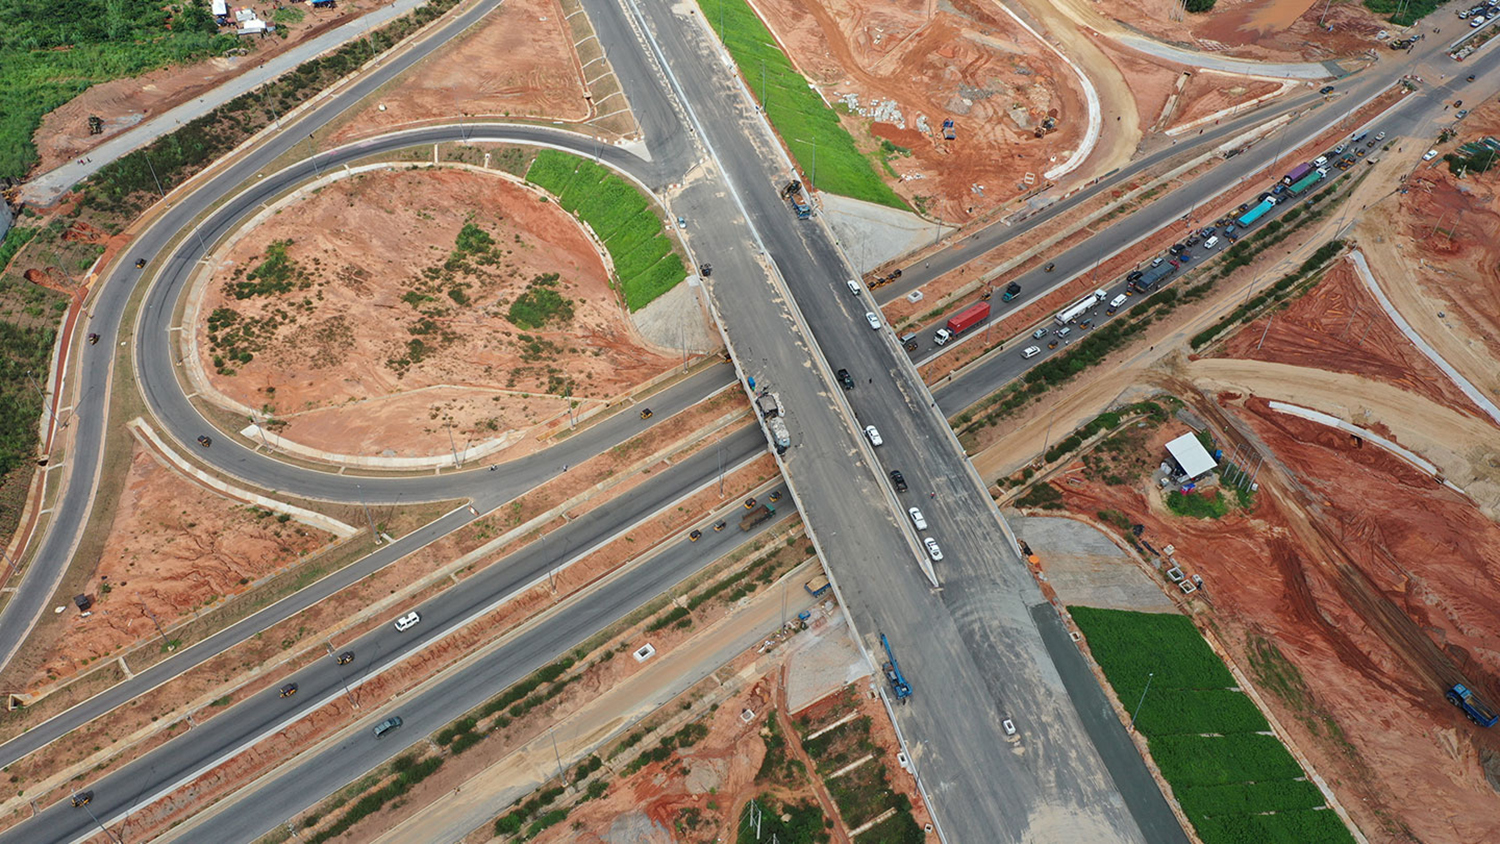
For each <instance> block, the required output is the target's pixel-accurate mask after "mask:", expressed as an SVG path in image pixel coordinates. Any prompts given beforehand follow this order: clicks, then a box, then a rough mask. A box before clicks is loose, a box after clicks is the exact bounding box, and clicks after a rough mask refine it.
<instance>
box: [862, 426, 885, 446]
mask: <svg viewBox="0 0 1500 844" xmlns="http://www.w3.org/2000/svg"><path fill="white" fill-rule="evenodd" d="M865 436H867V437H869V438H870V445H880V444H881V443H883V442H885V440H883V439H881V438H880V432H879V431H877V430H875V426H874V425H866V426H865Z"/></svg>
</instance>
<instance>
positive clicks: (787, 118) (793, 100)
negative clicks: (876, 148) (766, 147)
mask: <svg viewBox="0 0 1500 844" xmlns="http://www.w3.org/2000/svg"><path fill="white" fill-rule="evenodd" d="M705 16H706V17H707V18H708V19H709V22H710V23H712V24H713V27H714V29H715V30H717V31H718V32H719V36H720V38H721V39H722V40H723V42H724V46H725V47H726V48H728V50H729V53H730V55H732V56H734V60H735V62H736V63H737V64H738V65H739V68H740V72H741V73H742V74H744V77H745V84H746V86H747V87H748V88H749V89H750V92H751V94H752V95H753V96H754V97H755V98H756V99H757V100H758V101H759V102H760V104H761V106H762V107H763V108H764V109H765V110H766V117H768V118H770V120H771V125H772V126H773V127H775V129H776V132H777V133H778V134H779V135H781V140H782V142H783V143H785V144H786V146H787V149H788V150H789V151H790V152H791V154H792V158H794V159H796V160H797V163H798V164H799V165H800V166H801V168H802V172H803V173H805V174H807V175H808V176H809V178H813V179H815V181H816V185H817V187H818V189H819V190H826V191H828V192H829V193H836V194H839V195H840V196H848V197H853V198H854V199H863V200H865V201H867V202H875V203H879V204H881V205H889V206H890V207H892V208H900V209H901V210H903V211H906V210H910V209H909V207H908V206H907V204H906V202H905V200H903V199H902V198H901V197H900V196H898V195H897V194H896V192H895V191H894V190H891V187H890V185H887V184H886V183H885V182H884V181H883V180H881V178H880V176H879V175H878V174H877V173H876V172H875V167H874V164H873V162H872V161H871V160H870V157H869V156H867V155H865V154H864V153H861V152H860V151H859V149H858V148H857V147H856V146H855V144H854V138H853V137H851V136H850V135H849V133H848V132H847V131H845V129H844V127H843V126H842V125H840V124H839V117H838V114H837V113H836V112H835V111H834V110H833V109H831V108H829V107H828V106H827V105H826V104H825V103H824V102H823V98H822V97H820V96H818V92H817V91H816V90H814V89H813V88H812V86H811V85H810V84H809V83H808V81H807V78H806V77H804V76H803V75H802V74H800V73H798V72H797V71H796V69H795V68H793V67H792V63H791V61H790V60H789V59H787V57H786V54H785V53H783V52H782V51H781V48H780V47H778V46H777V45H776V39H775V38H773V37H772V36H771V33H770V31H769V30H767V29H766V26H765V24H763V23H761V20H760V18H758V17H756V15H755V11H754V10H753V9H751V8H750V6H749V5H748V4H746V3H745V2H744V0H721V2H720V4H719V5H716V6H714V7H713V8H712V9H707V8H706V9H705ZM815 149H816V151H817V152H816V156H815V155H814V150H815ZM815 157H816V161H817V167H816V168H811V164H812V162H813V161H814V158H815ZM812 169H816V171H817V172H816V174H815V175H814V174H813V172H812Z"/></svg>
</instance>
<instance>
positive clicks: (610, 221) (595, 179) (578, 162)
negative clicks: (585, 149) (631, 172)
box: [526, 149, 687, 311]
mask: <svg viewBox="0 0 1500 844" xmlns="http://www.w3.org/2000/svg"><path fill="white" fill-rule="evenodd" d="M526 180H527V181H529V182H531V183H532V184H535V185H539V186H540V187H543V188H545V189H546V190H548V191H549V192H551V193H552V195H553V196H556V197H557V198H558V203H559V204H561V205H562V207H563V209H564V210H566V211H568V212H570V213H573V214H577V215H578V217H579V219H581V220H583V221H584V222H585V223H588V224H589V226H590V227H591V228H592V229H593V230H594V234H596V235H598V237H599V239H600V240H602V241H604V248H606V249H608V250H609V257H610V260H612V261H613V262H614V265H615V273H616V274H617V275H618V276H619V278H620V286H621V287H622V288H623V289H624V291H625V305H626V306H627V307H628V308H630V310H632V311H638V310H640V309H641V308H644V307H645V306H646V305H648V304H650V302H651V300H653V299H655V298H656V297H658V296H660V295H661V294H663V293H665V292H667V291H668V290H671V289H672V288H673V287H674V286H676V284H677V282H679V281H682V280H683V279H684V278H686V277H687V270H686V269H685V268H684V267H683V266H682V258H681V257H680V256H679V255H678V254H677V253H676V252H673V251H672V241H671V240H670V239H668V238H667V236H666V235H665V234H663V232H662V221H661V218H660V217H658V216H656V212H655V210H653V209H652V208H651V206H650V203H649V201H648V200H647V199H646V197H644V196H642V195H641V192H640V191H638V190H636V189H635V186H633V185H631V184H630V183H629V182H627V181H625V180H624V179H622V178H620V177H619V176H616V175H615V174H614V173H611V172H610V171H609V170H608V169H607V168H605V167H602V166H600V165H598V164H595V163H594V162H592V161H589V160H587V159H583V158H579V157H577V156H575V155H568V154H567V153H563V152H558V151H557V150H550V149H547V150H542V151H541V152H539V153H537V156H536V160H535V161H533V162H532V164H531V168H530V169H529V170H527V171H526Z"/></svg>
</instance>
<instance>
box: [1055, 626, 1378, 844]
mask: <svg viewBox="0 0 1500 844" xmlns="http://www.w3.org/2000/svg"><path fill="white" fill-rule="evenodd" d="M1068 612H1069V613H1070V614H1071V615H1072V616H1073V620H1074V621H1075V622H1077V623H1078V627H1079V629H1081V630H1082V631H1083V633H1084V636H1085V637H1087V639H1088V645H1089V651H1090V652H1091V653H1092V654H1093V656H1094V659H1095V660H1096V661H1097V662H1098V663H1099V666H1100V667H1101V668H1103V669H1104V676H1105V678H1106V679H1108V680H1109V684H1110V686H1111V687H1112V688H1113V689H1114V691H1115V695H1116V696H1117V697H1118V698H1119V699H1120V702H1121V703H1122V704H1123V705H1124V706H1126V707H1130V708H1132V710H1133V711H1134V712H1135V713H1136V715H1135V718H1136V721H1135V726H1136V729H1138V730H1140V732H1141V733H1142V734H1143V735H1145V736H1146V738H1147V741H1148V743H1149V745H1150V749H1151V757H1152V758H1153V759H1154V760H1156V764H1157V767H1158V768H1159V769H1160V770H1161V773H1162V776H1163V777H1165V778H1166V780H1167V782H1168V783H1169V784H1170V785H1171V787H1172V791H1173V793H1174V795H1175V796H1176V798H1177V801H1178V803H1179V804H1180V805H1181V806H1182V810H1183V812H1184V813H1185V814H1186V815H1187V816H1188V819H1189V820H1190V821H1192V824H1193V827H1194V829H1196V830H1197V832H1198V837H1199V838H1200V839H1201V840H1202V841H1203V844H1241V842H1249V841H1254V842H1267V844H1297V843H1298V842H1307V841H1318V842H1325V843H1331V842H1352V841H1353V840H1354V838H1353V836H1351V835H1350V834H1349V831H1348V829H1346V828H1345V827H1344V824H1343V822H1342V821H1341V820H1340V819H1339V816H1338V814H1337V813H1335V812H1334V811H1333V810H1331V809H1329V808H1328V807H1327V805H1326V804H1325V802H1324V800H1323V795H1322V793H1321V792H1319V790H1318V789H1317V787H1316V786H1314V785H1313V784H1312V783H1310V782H1308V781H1307V779H1306V777H1305V775H1304V773H1303V771H1302V769H1301V767H1300V766H1299V765H1298V764H1297V761H1296V760H1295V759H1293V758H1292V755H1291V754H1290V753H1288V752H1287V749H1286V747H1285V746H1283V745H1282V743H1281V741H1280V740H1279V739H1277V738H1276V736H1274V735H1272V734H1270V725H1269V724H1268V723H1267V722H1266V719H1265V716H1263V715H1262V714H1261V713H1260V710H1259V709H1257V708H1256V706H1255V704H1254V702H1253V701H1251V700H1250V699H1249V698H1248V697H1246V696H1245V695H1244V694H1243V693H1242V692H1240V691H1239V690H1238V688H1237V684H1236V682H1235V679H1234V675H1232V674H1230V673H1229V670H1228V669H1227V668H1225V667H1224V663H1223V662H1222V661H1220V659H1219V657H1218V655H1217V654H1215V653H1214V652H1213V649H1212V648H1210V647H1209V646H1208V643H1207V642H1205V641H1204V640H1203V637H1202V636H1201V635H1199V633H1198V631H1197V629H1195V628H1194V627H1193V623H1192V622H1191V621H1189V620H1188V619H1187V618H1186V617H1184V616H1180V615H1175V614H1153V613H1139V612H1125V611H1121V610H1101V609H1094V608H1092V607H1072V606H1070V607H1068ZM1148 683H1149V686H1148Z"/></svg>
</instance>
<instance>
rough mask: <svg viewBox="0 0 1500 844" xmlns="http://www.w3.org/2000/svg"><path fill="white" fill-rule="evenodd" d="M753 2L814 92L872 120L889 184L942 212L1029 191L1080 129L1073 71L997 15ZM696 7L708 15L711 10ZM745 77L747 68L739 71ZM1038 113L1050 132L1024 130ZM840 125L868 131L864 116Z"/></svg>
mask: <svg viewBox="0 0 1500 844" xmlns="http://www.w3.org/2000/svg"><path fill="white" fill-rule="evenodd" d="M756 8H757V10H758V11H760V12H761V13H762V14H763V16H764V17H765V19H766V22H767V24H768V25H769V26H770V27H771V29H772V31H773V32H775V33H776V37H777V38H778V39H779V40H780V41H781V43H782V45H783V46H784V48H785V49H786V51H787V54H788V55H789V56H791V58H792V61H793V62H794V63H795V64H796V65H797V67H798V68H799V69H800V70H802V72H803V73H804V74H806V75H807V76H808V78H809V80H810V81H811V82H812V83H813V84H814V85H816V86H817V87H818V88H819V90H821V91H822V93H823V96H824V98H825V99H827V100H828V101H829V102H835V103H837V102H843V103H845V104H846V105H849V106H850V107H852V108H855V109H857V110H858V111H859V113H860V114H861V115H862V116H864V117H866V118H868V119H869V120H871V121H873V125H871V126H870V130H869V131H870V133H872V134H873V135H874V138H873V139H872V143H871V146H876V145H880V144H881V143H882V142H886V143H887V144H888V145H887V146H884V147H883V149H884V151H885V153H886V158H887V161H888V162H889V164H890V167H891V168H892V169H893V170H894V171H895V173H896V174H897V182H896V184H895V185H894V187H895V189H896V192H897V193H899V194H901V196H902V197H903V198H905V199H907V200H908V201H911V202H912V204H913V205H915V206H916V207H918V208H919V209H925V210H927V211H929V212H931V213H933V214H935V215H937V216H939V217H941V218H943V219H945V220H949V221H964V220H967V219H969V218H970V216H972V215H975V214H981V213H983V212H984V211H987V210H989V209H991V208H994V207H995V206H997V205H999V204H1002V203H1004V202H1007V201H1009V200H1011V199H1013V198H1014V197H1015V196H1016V194H1018V193H1021V192H1023V191H1025V190H1027V189H1029V188H1030V187H1039V186H1040V185H1041V175H1042V173H1044V172H1045V171H1047V170H1049V169H1051V168H1052V167H1054V166H1055V165H1056V164H1057V163H1058V162H1059V161H1061V159H1060V158H1059V156H1060V155H1061V154H1062V153H1065V152H1067V151H1071V150H1076V149H1077V148H1078V146H1079V143H1080V141H1081V138H1082V136H1083V133H1084V131H1085V129H1086V127H1087V124H1088V114H1087V111H1086V108H1085V105H1084V101H1083V94H1082V91H1081V90H1079V88H1078V87H1077V85H1078V83H1077V79H1076V77H1075V76H1074V73H1073V71H1072V70H1070V69H1069V68H1068V67H1067V66H1066V65H1065V64H1063V62H1062V61H1060V60H1059V59H1057V57H1056V56H1054V55H1053V54H1052V53H1051V52H1049V51H1046V50H1045V49H1043V48H1042V47H1041V46H1040V45H1039V44H1037V43H1036V39H1035V38H1033V37H1032V36H1031V35H1030V34H1029V33H1027V32H1026V31H1025V30H1024V29H1022V28H1020V27H1019V26H1016V25H1015V23H1014V22H1013V21H1012V20H1011V19H1010V18H1009V17H1008V16H1006V15H1003V14H998V13H997V14H995V15H993V16H991V15H990V14H988V13H984V12H978V11H976V12H975V15H976V16H965V15H964V14H962V13H955V12H954V11H953V10H951V9H949V8H947V7H939V9H938V10H937V11H936V12H933V13H931V14H929V12H930V11H931V10H930V9H929V6H928V4H927V3H926V2H925V0H923V1H922V2H918V0H900V2H896V3H880V4H873V5H872V4H868V3H860V2H855V0H817V1H816V2H809V3H794V2H791V0H766V2H760V3H757V4H756ZM961 8H968V7H967V6H964V7H961ZM705 14H707V15H708V17H709V21H710V23H712V20H713V15H712V8H711V7H706V9H705ZM746 76H747V78H749V79H751V80H752V81H753V79H754V76H755V74H754V73H753V72H751V70H750V69H748V68H747V69H746ZM1048 117H1052V118H1053V119H1055V120H1056V121H1057V128H1056V131H1054V132H1052V133H1051V134H1048V135H1047V136H1046V137H1045V138H1042V139H1037V138H1035V137H1034V134H1033V133H1034V130H1035V128H1036V127H1037V126H1038V125H1039V124H1041V123H1042V121H1043V120H1045V119H1047V118H1048ZM947 118H952V119H953V120H954V121H955V122H956V124H957V125H956V135H957V138H956V139H955V140H952V141H948V140H945V139H944V138H943V134H942V126H943V120H944V119H947ZM845 124H846V126H848V127H849V128H850V129H851V132H852V133H853V134H854V136H855V138H856V139H860V138H862V137H867V136H866V135H865V132H864V128H863V127H864V125H865V123H864V121H863V120H858V119H855V118H848V117H846V118H845ZM898 148H899V149H898ZM1028 173H1030V174H1031V176H1032V179H1033V181H1032V182H1031V183H1030V184H1028V183H1026V182H1025V181H1023V180H1024V178H1025V176H1026V174H1028Z"/></svg>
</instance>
